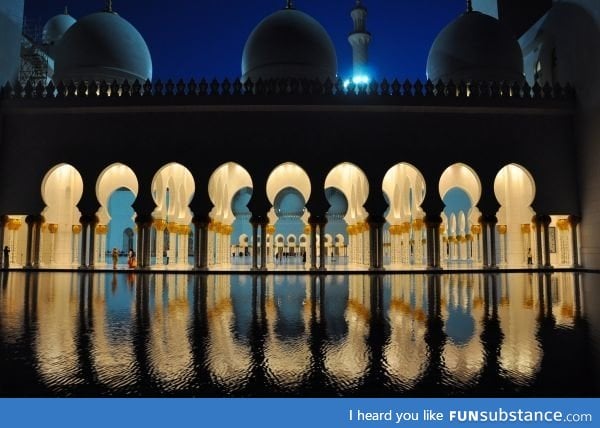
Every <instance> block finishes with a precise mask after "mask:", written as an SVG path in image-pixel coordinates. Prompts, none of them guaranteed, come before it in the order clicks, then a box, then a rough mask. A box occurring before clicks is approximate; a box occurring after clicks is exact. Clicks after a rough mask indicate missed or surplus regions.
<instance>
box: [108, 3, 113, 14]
mask: <svg viewBox="0 0 600 428" xmlns="http://www.w3.org/2000/svg"><path fill="white" fill-rule="evenodd" d="M106 11H107V12H111V13H112V11H113V9H112V0H106Z"/></svg>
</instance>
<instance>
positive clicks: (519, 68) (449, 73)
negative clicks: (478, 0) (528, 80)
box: [427, 11, 523, 83]
mask: <svg viewBox="0 0 600 428" xmlns="http://www.w3.org/2000/svg"><path fill="white" fill-rule="evenodd" d="M427 77H428V78H429V79H431V80H432V81H433V82H437V81H438V80H440V79H441V80H442V81H444V82H448V81H449V80H452V81H454V83H458V82H460V81H465V82H469V81H498V82H499V81H503V80H507V81H522V80H523V55H522V53H521V47H520V46H519V42H518V41H517V39H516V38H515V36H514V35H513V34H512V33H511V32H510V30H509V29H508V28H506V27H505V26H504V24H502V23H501V22H500V21H498V20H497V19H495V18H493V17H491V16H489V15H486V14H483V13H480V12H472V11H471V12H466V13H463V14H462V15H461V16H459V17H458V18H457V19H455V20H454V21H453V22H451V23H450V24H448V25H447V26H446V27H445V28H444V29H443V30H442V31H441V32H440V33H439V34H438V36H437V37H436V39H435V40H434V42H433V45H432V46H431V49H430V50H429V57H428V58H427Z"/></svg>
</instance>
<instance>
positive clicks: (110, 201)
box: [94, 163, 138, 266]
mask: <svg viewBox="0 0 600 428" xmlns="http://www.w3.org/2000/svg"><path fill="white" fill-rule="evenodd" d="M137 194H138V181H137V177H136V176H135V173H134V172H133V170H132V169H131V168H129V167H128V166H126V165H123V164H122V163H114V164H112V165H110V166H108V167H107V168H105V169H104V171H102V172H101V173H100V175H99V176H98V180H97V181H96V197H97V199H98V202H99V203H100V209H99V210H98V212H97V213H96V215H97V217H98V225H97V226H96V234H97V235H98V238H97V239H96V240H95V249H94V254H95V260H96V264H98V265H99V266H103V265H105V264H106V254H107V253H109V252H110V251H111V249H112V248H117V250H118V251H119V253H120V254H125V253H127V252H128V251H129V250H132V249H135V248H136V246H135V245H136V242H135V233H134V230H135V223H134V220H135V211H134V210H133V208H132V204H133V202H134V201H135V198H136V196H137Z"/></svg>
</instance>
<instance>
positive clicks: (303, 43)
mask: <svg viewBox="0 0 600 428" xmlns="http://www.w3.org/2000/svg"><path fill="white" fill-rule="evenodd" d="M336 73H337V57H336V54H335V48H334V46H333V42H332V41H331V38H330V37H329V35H328V34H327V31H325V29H324V28H323V26H322V25H321V24H319V22H317V21H316V20H315V19H314V18H313V17H311V16H309V15H307V14H306V13H304V12H301V11H299V10H296V9H293V8H287V9H282V10H279V11H277V12H275V13H273V14H271V15H269V16H267V17H266V18H265V19H263V20H262V21H261V22H260V23H259V24H258V25H257V26H256V27H255V28H254V30H253V31H252V33H251V34H250V36H249V37H248V40H247V41H246V45H245V46H244V53H243V56H242V78H243V79H244V80H245V79H247V78H250V79H252V80H253V81H256V80H258V79H259V78H262V79H263V80H264V79H271V78H274V79H285V78H307V79H315V78H318V79H320V80H325V79H327V78H330V79H331V80H332V81H333V80H335V78H336Z"/></svg>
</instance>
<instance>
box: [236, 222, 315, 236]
mask: <svg viewBox="0 0 600 428" xmlns="http://www.w3.org/2000/svg"><path fill="white" fill-rule="evenodd" d="M232 230H233V228H232ZM309 230H310V229H309ZM267 233H268V234H269V235H272V234H274V233H275V226H274V225H272V224H267ZM304 233H306V226H304Z"/></svg>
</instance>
